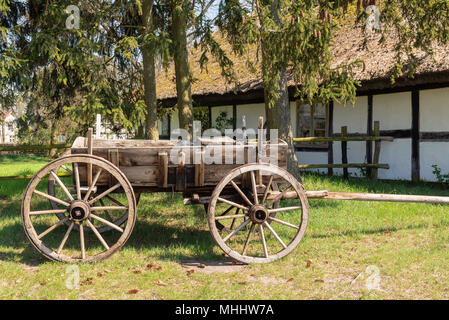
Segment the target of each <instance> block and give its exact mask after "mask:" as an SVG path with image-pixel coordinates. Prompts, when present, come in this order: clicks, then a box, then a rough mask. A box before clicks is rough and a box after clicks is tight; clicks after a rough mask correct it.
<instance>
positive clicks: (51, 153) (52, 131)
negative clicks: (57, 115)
mask: <svg viewBox="0 0 449 320" xmlns="http://www.w3.org/2000/svg"><path fill="white" fill-rule="evenodd" d="M55 122H56V120H52V122H51V127H50V144H56V124H55ZM57 152H58V150H57V149H50V150H49V151H48V157H49V158H54V157H55V156H56V153H57Z"/></svg>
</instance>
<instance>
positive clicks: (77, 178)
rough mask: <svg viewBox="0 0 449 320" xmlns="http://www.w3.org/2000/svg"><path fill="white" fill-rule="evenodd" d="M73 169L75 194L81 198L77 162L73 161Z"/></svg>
mask: <svg viewBox="0 0 449 320" xmlns="http://www.w3.org/2000/svg"><path fill="white" fill-rule="evenodd" d="M73 171H75V185H76V196H77V197H78V200H81V186H80V172H79V168H78V162H75V163H73Z"/></svg>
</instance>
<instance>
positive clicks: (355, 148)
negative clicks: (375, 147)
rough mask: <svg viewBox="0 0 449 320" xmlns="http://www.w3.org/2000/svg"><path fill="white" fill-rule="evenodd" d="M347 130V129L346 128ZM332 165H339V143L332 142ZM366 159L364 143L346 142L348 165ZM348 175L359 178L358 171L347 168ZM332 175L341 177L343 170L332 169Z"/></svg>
mask: <svg viewBox="0 0 449 320" xmlns="http://www.w3.org/2000/svg"><path fill="white" fill-rule="evenodd" d="M348 130H349V128H348ZM333 150H334V163H341V142H334V144H333ZM365 157H366V143H365V142H359V141H349V142H348V163H363V162H365ZM348 172H349V174H352V175H356V176H359V175H360V169H357V168H349V169H348ZM334 174H337V175H342V174H343V169H334Z"/></svg>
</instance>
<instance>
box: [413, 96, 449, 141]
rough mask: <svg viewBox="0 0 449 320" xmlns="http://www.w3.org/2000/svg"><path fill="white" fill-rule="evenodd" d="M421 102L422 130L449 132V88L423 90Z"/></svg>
mask: <svg viewBox="0 0 449 320" xmlns="http://www.w3.org/2000/svg"><path fill="white" fill-rule="evenodd" d="M419 101H420V110H419V118H420V119H419V120H420V130H421V131H430V132H432V131H449V88H442V89H432V90H421V91H420V92H419ZM432 143H434V142H432Z"/></svg>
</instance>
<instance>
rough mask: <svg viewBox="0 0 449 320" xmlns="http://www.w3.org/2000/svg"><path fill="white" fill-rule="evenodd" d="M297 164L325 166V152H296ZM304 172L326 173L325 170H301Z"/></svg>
mask: <svg viewBox="0 0 449 320" xmlns="http://www.w3.org/2000/svg"><path fill="white" fill-rule="evenodd" d="M296 156H297V157H298V163H299V164H327V152H304V151H299V152H296ZM301 170H304V171H314V172H320V173H327V169H301Z"/></svg>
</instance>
